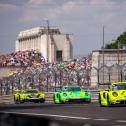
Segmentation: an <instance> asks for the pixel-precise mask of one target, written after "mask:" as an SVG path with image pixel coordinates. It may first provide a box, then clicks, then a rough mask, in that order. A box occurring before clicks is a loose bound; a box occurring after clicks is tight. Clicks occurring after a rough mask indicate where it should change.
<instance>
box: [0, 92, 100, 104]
mask: <svg viewBox="0 0 126 126" xmlns="http://www.w3.org/2000/svg"><path fill="white" fill-rule="evenodd" d="M90 92H91V97H92V101H98V93H99V91H94V90H91V91H90ZM44 94H45V99H46V101H47V102H53V92H45V93H44ZM13 103H14V98H13V95H4V96H0V104H13Z"/></svg>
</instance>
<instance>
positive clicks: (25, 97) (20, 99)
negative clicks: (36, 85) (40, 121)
mask: <svg viewBox="0 0 126 126" xmlns="http://www.w3.org/2000/svg"><path fill="white" fill-rule="evenodd" d="M14 100H15V103H24V102H37V103H38V102H40V103H43V102H44V101H45V95H44V93H42V92H39V91H38V90H37V89H26V90H22V91H20V92H18V93H16V94H14Z"/></svg>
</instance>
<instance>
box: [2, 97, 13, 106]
mask: <svg viewBox="0 0 126 126" xmlns="http://www.w3.org/2000/svg"><path fill="white" fill-rule="evenodd" d="M0 103H1V104H12V103H14V99H13V96H12V95H4V96H0Z"/></svg>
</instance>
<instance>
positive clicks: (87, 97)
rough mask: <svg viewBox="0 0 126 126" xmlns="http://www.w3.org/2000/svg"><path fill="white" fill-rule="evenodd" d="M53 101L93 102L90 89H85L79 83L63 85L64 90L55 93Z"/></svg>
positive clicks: (57, 102) (58, 102)
mask: <svg viewBox="0 0 126 126" xmlns="http://www.w3.org/2000/svg"><path fill="white" fill-rule="evenodd" d="M53 101H54V103H56V104H60V103H68V102H77V103H78V102H81V103H83V102H88V103H90V102H91V94H90V92H88V91H83V89H81V87H80V86H78V85H75V86H74V85H67V86H63V87H62V90H61V91H59V92H55V93H54V94H53Z"/></svg>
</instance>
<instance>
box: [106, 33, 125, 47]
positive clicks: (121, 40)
mask: <svg viewBox="0 0 126 126" xmlns="http://www.w3.org/2000/svg"><path fill="white" fill-rule="evenodd" d="M123 45H126V32H123V33H122V34H121V35H120V36H119V37H117V39H116V40H115V42H111V43H109V44H106V45H105V49H118V48H122V46H123Z"/></svg>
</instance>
